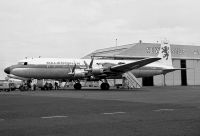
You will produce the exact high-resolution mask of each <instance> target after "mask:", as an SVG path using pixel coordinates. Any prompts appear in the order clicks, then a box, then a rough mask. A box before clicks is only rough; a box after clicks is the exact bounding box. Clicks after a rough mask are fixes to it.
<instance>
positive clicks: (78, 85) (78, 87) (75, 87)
mask: <svg viewBox="0 0 200 136" xmlns="http://www.w3.org/2000/svg"><path fill="white" fill-rule="evenodd" d="M81 88H82V85H81V84H80V83H75V84H74V89H76V90H81Z"/></svg>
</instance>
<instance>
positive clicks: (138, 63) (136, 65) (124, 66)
mask: <svg viewBox="0 0 200 136" xmlns="http://www.w3.org/2000/svg"><path fill="white" fill-rule="evenodd" d="M160 59H161V58H158V57H156V58H147V59H142V60H138V61H135V62H131V63H128V64H122V65H117V66H112V67H111V68H110V70H112V71H115V72H122V73H124V72H127V71H130V70H132V69H137V68H140V67H143V66H145V65H147V64H149V63H152V62H155V61H157V60H160Z"/></svg>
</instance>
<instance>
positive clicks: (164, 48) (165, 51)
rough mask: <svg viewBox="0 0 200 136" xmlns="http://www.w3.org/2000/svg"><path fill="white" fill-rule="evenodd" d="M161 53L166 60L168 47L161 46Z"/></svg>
mask: <svg viewBox="0 0 200 136" xmlns="http://www.w3.org/2000/svg"><path fill="white" fill-rule="evenodd" d="M162 53H163V58H166V60H168V57H169V47H167V46H164V47H163V48H162Z"/></svg>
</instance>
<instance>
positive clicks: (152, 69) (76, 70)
mask: <svg viewBox="0 0 200 136" xmlns="http://www.w3.org/2000/svg"><path fill="white" fill-rule="evenodd" d="M158 60H159V61H158ZM155 61H156V62H155ZM152 62H153V63H152ZM174 70H177V69H175V68H173V66H172V60H171V51H170V45H169V44H168V43H162V44H161V48H160V51H159V54H158V56H157V57H153V58H146V59H141V60H137V61H136V60H103V59H102V60H98V59H93V58H92V59H64V58H33V59H25V60H21V61H19V62H18V64H17V65H12V66H10V67H7V68H6V69H5V70H4V71H5V73H7V74H8V76H9V77H12V78H18V79H22V80H30V79H56V80H61V79H63V80H68V81H74V82H75V84H74V88H75V89H81V87H82V86H81V84H80V80H88V81H99V80H101V81H103V80H104V81H105V82H103V83H102V84H101V89H102V90H108V89H109V87H110V85H109V84H108V83H107V80H106V79H116V78H121V77H122V74H123V73H126V72H128V71H131V72H132V73H133V74H134V75H135V76H136V77H146V76H153V75H158V74H165V73H168V72H171V71H174Z"/></svg>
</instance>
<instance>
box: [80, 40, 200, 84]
mask: <svg viewBox="0 0 200 136" xmlns="http://www.w3.org/2000/svg"><path fill="white" fill-rule="evenodd" d="M159 49H160V44H159V43H143V42H142V41H140V42H139V43H133V44H127V45H121V46H115V47H110V48H105V49H99V50H96V51H94V52H92V53H90V54H88V55H86V56H85V57H83V58H90V57H91V56H113V59H116V58H115V56H118V58H117V59H123V58H119V56H127V57H129V56H131V57H135V58H136V59H143V58H146V57H153V56H157V54H158V52H159ZM171 53H172V62H173V66H174V67H176V68H186V70H178V71H174V72H171V73H168V74H166V76H165V78H164V75H157V76H153V77H145V78H139V79H138V80H139V81H140V82H141V83H142V85H143V86H164V85H167V86H177V85H178V86H187V85H200V46H194V45H177V44H171ZM104 59H106V58H104ZM164 79H165V81H164Z"/></svg>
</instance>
